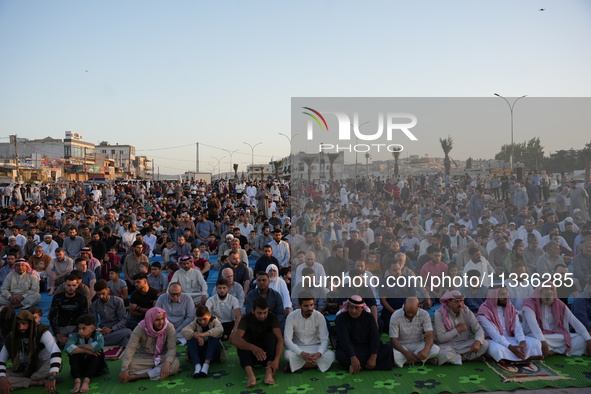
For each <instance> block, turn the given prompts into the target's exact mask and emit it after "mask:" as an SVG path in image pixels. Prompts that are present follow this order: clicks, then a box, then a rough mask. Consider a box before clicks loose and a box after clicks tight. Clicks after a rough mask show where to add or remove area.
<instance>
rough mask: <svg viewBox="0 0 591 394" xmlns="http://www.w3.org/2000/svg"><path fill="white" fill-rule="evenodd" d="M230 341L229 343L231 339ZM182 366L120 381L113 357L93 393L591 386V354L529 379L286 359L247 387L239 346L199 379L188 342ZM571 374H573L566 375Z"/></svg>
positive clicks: (64, 385) (463, 369) (64, 387)
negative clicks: (325, 365) (324, 365)
mask: <svg viewBox="0 0 591 394" xmlns="http://www.w3.org/2000/svg"><path fill="white" fill-rule="evenodd" d="M226 344H227V343H226ZM177 349H178V357H179V359H180V360H181V369H180V372H179V374H178V375H176V376H172V377H169V378H168V379H167V380H164V381H150V380H147V379H143V380H140V381H136V382H131V383H126V384H121V383H120V382H119V380H118V375H119V369H120V367H121V360H116V361H108V362H107V365H108V366H109V368H110V371H111V372H110V373H109V374H107V375H103V376H101V377H98V378H93V379H92V380H91V385H90V391H89V393H91V394H114V393H122V394H128V393H132V394H140V393H142V392H144V391H148V390H149V392H152V393H154V392H157V393H165V394H177V393H178V394H180V393H204V394H206V393H207V394H234V393H236V394H238V393H244V394H247V393H248V394H250V393H252V394H264V393H269V394H271V393H286V394H300V393H301V394H303V393H311V394H314V393H340V394H344V393H366V394H367V393H387V392H401V393H439V392H452V393H460V392H475V391H511V390H514V389H541V388H545V387H556V388H559V387H560V388H562V387H591V357H586V356H583V357H571V358H568V357H564V356H551V357H549V358H547V359H546V360H544V363H543V365H545V366H547V367H548V368H549V369H551V370H552V371H555V372H556V373H557V374H559V375H560V376H559V377H562V378H560V379H557V380H543V379H536V380H534V381H528V382H511V381H509V382H506V381H505V380H506V377H504V376H501V375H500V374H499V373H497V372H495V371H494V370H493V369H491V368H490V367H489V366H488V365H487V363H481V362H480V363H479V362H468V363H465V364H464V365H462V366H459V365H443V366H433V365H430V364H425V366H422V365H419V364H417V365H415V366H407V367H405V368H397V367H395V368H394V369H393V370H391V371H361V372H360V373H358V374H355V375H351V374H349V373H347V372H345V371H341V370H339V367H338V364H337V363H336V362H335V364H333V366H332V368H331V369H330V370H328V371H327V372H325V373H321V372H319V371H317V370H306V371H303V372H302V371H297V372H295V373H291V374H286V373H284V372H282V370H283V366H284V365H285V363H286V361H285V360H282V361H281V364H280V371H279V372H277V374H276V375H275V382H276V384H275V385H274V386H267V385H265V384H264V383H263V377H264V374H265V369H264V368H263V367H262V366H261V367H260V368H258V369H256V368H255V373H256V376H257V378H258V383H257V385H256V386H255V387H253V388H249V389H247V388H246V387H245V385H246V374H245V373H244V371H243V370H242V369H241V368H240V363H239V360H238V356H237V354H236V349H235V348H234V347H233V346H230V347H229V348H228V351H227V353H226V354H227V358H226V362H225V363H224V364H219V363H214V364H212V366H211V368H210V371H209V376H208V377H207V378H199V379H193V378H192V374H193V366H192V365H190V363H189V362H188V361H187V356H186V347H185V348H183V347H178V348H177ZM540 364H542V363H540ZM69 373H70V366H69V364H68V358H67V357H64V366H63V369H62V372H61V373H60V377H63V382H60V383H58V391H59V392H60V393H62V394H66V393H69V392H70V390H71V389H72V387H73V386H74V381H73V379H72V378H71V376H70V375H69ZM563 378H567V379H563ZM21 392H26V394H29V393H39V394H41V393H44V392H45V390H44V388H41V387H35V388H30V389H28V390H25V391H21Z"/></svg>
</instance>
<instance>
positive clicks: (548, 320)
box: [523, 286, 591, 356]
mask: <svg viewBox="0 0 591 394" xmlns="http://www.w3.org/2000/svg"><path fill="white" fill-rule="evenodd" d="M523 319H524V321H525V322H526V328H527V329H528V330H529V332H531V335H532V336H533V337H535V338H536V339H538V340H539V341H540V342H541V343H542V351H543V353H544V356H548V355H553V354H555V353H558V354H565V355H567V356H581V355H583V354H585V353H586V354H587V355H591V335H590V334H589V332H588V331H587V329H586V328H585V326H584V325H583V323H581V322H580V321H579V320H578V319H577V318H576V317H575V315H573V314H572V312H571V311H570V309H568V307H567V306H566V305H565V304H564V302H562V301H560V300H559V299H558V298H557V297H556V288H554V286H550V287H542V286H540V287H538V288H537V289H536V291H534V294H533V296H531V297H529V298H527V299H526V300H525V301H524V302H523ZM569 325H570V326H571V327H572V328H574V329H575V331H576V334H571V333H570V332H569Z"/></svg>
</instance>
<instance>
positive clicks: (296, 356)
mask: <svg viewBox="0 0 591 394" xmlns="http://www.w3.org/2000/svg"><path fill="white" fill-rule="evenodd" d="M298 303H299V305H300V309H299V310H296V311H294V312H293V313H290V314H289V315H288V316H287V319H286V320H285V332H284V337H285V347H286V350H285V353H284V357H285V359H286V360H287V361H288V362H289V369H290V370H291V371H292V372H295V371H297V370H298V369H301V368H318V369H319V370H320V372H325V371H327V370H328V369H329V368H330V366H331V365H332V363H333V361H334V360H335V355H334V353H333V352H332V351H330V350H328V329H327V327H326V320H325V319H324V316H323V315H322V314H321V313H320V312H318V311H315V310H314V298H313V297H312V296H311V294H309V293H303V294H302V297H301V298H298ZM286 369H287V367H286Z"/></svg>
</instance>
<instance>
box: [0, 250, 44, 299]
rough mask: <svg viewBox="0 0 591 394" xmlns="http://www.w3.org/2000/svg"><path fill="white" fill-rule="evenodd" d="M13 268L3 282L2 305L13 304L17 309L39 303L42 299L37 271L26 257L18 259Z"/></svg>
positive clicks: (0, 295)
mask: <svg viewBox="0 0 591 394" xmlns="http://www.w3.org/2000/svg"><path fill="white" fill-rule="evenodd" d="M12 269H13V272H11V273H9V274H8V275H7V276H6V279H5V280H4V282H3V283H2V294H0V305H11V306H12V307H13V308H15V309H19V308H30V307H32V306H33V305H37V303H38V302H39V300H40V299H41V294H40V293H39V275H37V272H35V271H34V270H33V269H32V268H31V266H30V265H29V263H27V261H26V260H24V259H19V260H17V261H16V262H15V263H14V265H13V266H12Z"/></svg>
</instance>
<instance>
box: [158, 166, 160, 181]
mask: <svg viewBox="0 0 591 394" xmlns="http://www.w3.org/2000/svg"><path fill="white" fill-rule="evenodd" d="M158 180H160V166H158Z"/></svg>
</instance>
